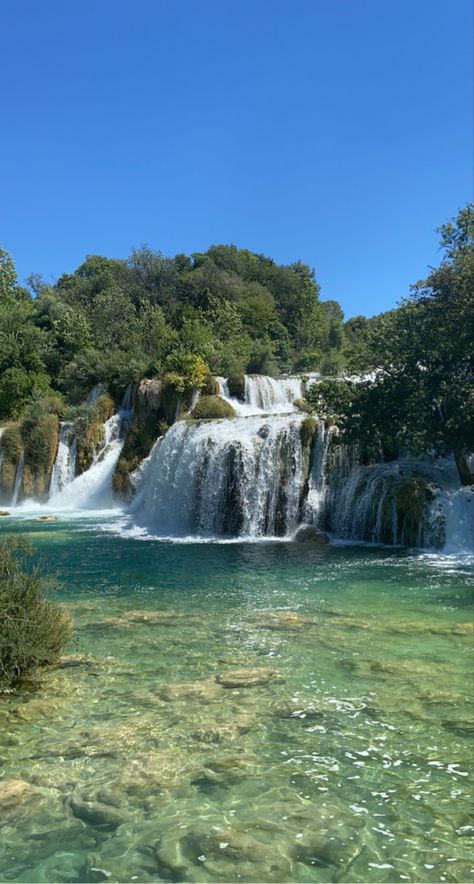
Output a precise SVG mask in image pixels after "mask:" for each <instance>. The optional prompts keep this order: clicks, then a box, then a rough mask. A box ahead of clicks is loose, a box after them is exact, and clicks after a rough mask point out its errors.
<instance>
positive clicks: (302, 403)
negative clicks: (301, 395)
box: [293, 399, 311, 414]
mask: <svg viewBox="0 0 474 884" xmlns="http://www.w3.org/2000/svg"><path fill="white" fill-rule="evenodd" d="M293 405H294V406H295V407H296V408H297V409H298V411H304V412H306V413H307V414H308V413H309V412H310V411H311V405H310V404H309V402H308V400H307V399H295V401H294V403H293Z"/></svg>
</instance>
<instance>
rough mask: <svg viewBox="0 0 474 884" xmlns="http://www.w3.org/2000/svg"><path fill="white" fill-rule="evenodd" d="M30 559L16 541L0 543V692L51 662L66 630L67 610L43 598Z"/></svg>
mask: <svg viewBox="0 0 474 884" xmlns="http://www.w3.org/2000/svg"><path fill="white" fill-rule="evenodd" d="M32 557H33V550H32V548H31V547H30V546H28V545H27V544H25V543H23V542H22V541H18V540H15V539H13V538H8V539H7V540H5V541H3V542H2V543H0V690H4V689H5V688H8V687H9V686H10V685H12V684H14V683H15V682H17V681H18V680H19V679H20V678H21V677H22V676H23V675H25V674H26V673H28V672H30V671H31V670H33V669H35V668H36V667H37V666H45V665H46V664H48V663H53V662H54V661H55V660H56V659H57V658H58V657H59V655H60V653H61V651H62V649H63V647H64V645H65V644H66V642H67V640H68V638H69V636H70V635H71V632H72V621H71V618H70V617H69V614H68V613H67V611H66V610H65V608H63V607H62V606H61V605H58V604H56V603H54V602H52V601H51V600H50V599H49V598H48V596H47V594H46V593H45V590H44V587H43V578H42V575H41V571H40V568H39V566H38V564H37V563H35V560H34V558H32Z"/></svg>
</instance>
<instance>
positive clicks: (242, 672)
mask: <svg viewBox="0 0 474 884" xmlns="http://www.w3.org/2000/svg"><path fill="white" fill-rule="evenodd" d="M276 678H277V673H276V672H275V670H274V669H267V668H266V667H264V666H256V667H255V668H254V669H233V670H232V671H231V672H223V673H220V674H219V675H216V681H217V682H218V684H221V685H222V686H223V687H224V688H252V687H256V686H258V685H264V684H268V683H269V682H270V681H274V680H275V679H276Z"/></svg>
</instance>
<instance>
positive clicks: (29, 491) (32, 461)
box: [21, 414, 59, 500]
mask: <svg viewBox="0 0 474 884" xmlns="http://www.w3.org/2000/svg"><path fill="white" fill-rule="evenodd" d="M21 432H22V437H23V446H24V452H25V467H24V470H23V480H22V487H21V494H22V497H34V498H35V499H36V500H46V498H47V496H48V492H49V485H50V481H51V472H52V469H53V465H54V461H55V458H56V453H57V450H58V444H59V418H58V415H57V414H43V415H40V416H38V417H36V418H35V419H34V420H33V419H31V420H25V421H24V423H23V426H22V431H21Z"/></svg>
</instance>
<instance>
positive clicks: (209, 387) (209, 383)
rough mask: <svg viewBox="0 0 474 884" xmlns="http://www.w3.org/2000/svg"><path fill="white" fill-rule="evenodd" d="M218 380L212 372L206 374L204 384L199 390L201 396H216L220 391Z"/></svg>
mask: <svg viewBox="0 0 474 884" xmlns="http://www.w3.org/2000/svg"><path fill="white" fill-rule="evenodd" d="M220 389H221V388H220V386H219V381H218V380H217V378H215V377H214V375H212V374H208V375H207V376H206V378H205V379H204V385H203V387H202V390H201V394H202V395H203V396H218V395H219V393H220Z"/></svg>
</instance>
